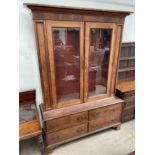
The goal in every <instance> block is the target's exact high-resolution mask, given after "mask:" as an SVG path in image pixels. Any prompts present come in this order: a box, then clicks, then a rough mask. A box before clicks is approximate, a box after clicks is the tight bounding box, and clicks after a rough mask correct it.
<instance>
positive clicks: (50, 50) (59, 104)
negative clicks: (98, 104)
mask: <svg viewBox="0 0 155 155" xmlns="http://www.w3.org/2000/svg"><path fill="white" fill-rule="evenodd" d="M45 23H46V30H47V42H48V53H49V59H50V61H49V63H50V64H49V65H50V77H51V83H52V86H51V87H52V89H51V90H52V99H53V108H63V107H66V106H71V105H75V104H80V103H83V94H84V93H83V89H84V87H83V81H84V80H83V70H84V62H83V61H84V22H72V21H51V20H46V22H45ZM52 27H78V28H79V29H80V99H73V100H70V101H65V102H58V101H57V94H56V81H55V63H54V51H53V36H52V35H53V34H52V31H51V29H52Z"/></svg>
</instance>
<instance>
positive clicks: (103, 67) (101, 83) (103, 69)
mask: <svg viewBox="0 0 155 155" xmlns="http://www.w3.org/2000/svg"><path fill="white" fill-rule="evenodd" d="M111 36H112V30H111V29H98V28H97V29H96V28H93V29H90V47H89V53H90V54H89V60H90V61H89V84H88V96H96V95H100V94H105V93H106V91H107V78H108V66H109V55H110V42H111Z"/></svg>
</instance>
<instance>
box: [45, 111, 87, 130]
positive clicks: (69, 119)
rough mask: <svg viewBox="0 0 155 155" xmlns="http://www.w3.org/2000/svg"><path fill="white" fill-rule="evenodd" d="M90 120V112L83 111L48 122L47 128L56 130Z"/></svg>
mask: <svg viewBox="0 0 155 155" xmlns="http://www.w3.org/2000/svg"><path fill="white" fill-rule="evenodd" d="M87 121H88V112H87V111H86V112H82V113H78V114H74V115H70V116H66V117H61V118H58V119H54V120H49V121H47V122H46V128H47V131H48V132H54V131H58V130H62V129H65V128H69V127H71V126H75V125H78V124H82V123H86V122H87Z"/></svg>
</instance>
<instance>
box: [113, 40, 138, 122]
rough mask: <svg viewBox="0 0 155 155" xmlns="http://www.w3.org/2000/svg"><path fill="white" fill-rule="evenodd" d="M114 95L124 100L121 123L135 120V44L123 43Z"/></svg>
mask: <svg viewBox="0 0 155 155" xmlns="http://www.w3.org/2000/svg"><path fill="white" fill-rule="evenodd" d="M116 95H117V96H118V97H120V98H122V99H123V100H124V106H123V112H122V121H123V122H124V121H128V120H131V119H134V118H135V43H134V42H130V43H123V44H122V47H121V54H120V59H119V69H118V74H117V86H116Z"/></svg>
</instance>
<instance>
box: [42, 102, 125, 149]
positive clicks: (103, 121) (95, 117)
mask: <svg viewBox="0 0 155 155" xmlns="http://www.w3.org/2000/svg"><path fill="white" fill-rule="evenodd" d="M122 102H123V100H122ZM122 102H120V103H114V104H108V105H104V104H103V105H102V106H101V107H98V108H96V107H95V108H93V109H88V110H86V111H84V112H79V113H75V114H71V115H67V116H64V117H59V118H54V119H52V120H47V121H45V139H46V144H47V148H48V149H49V148H51V149H52V148H54V147H55V146H57V145H60V144H63V143H65V142H68V141H71V140H73V139H77V138H80V137H83V136H87V135H90V134H92V133H95V132H98V131H101V130H102V129H104V128H109V127H117V126H119V125H120V123H121V113H122ZM67 110H68V109H67Z"/></svg>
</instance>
